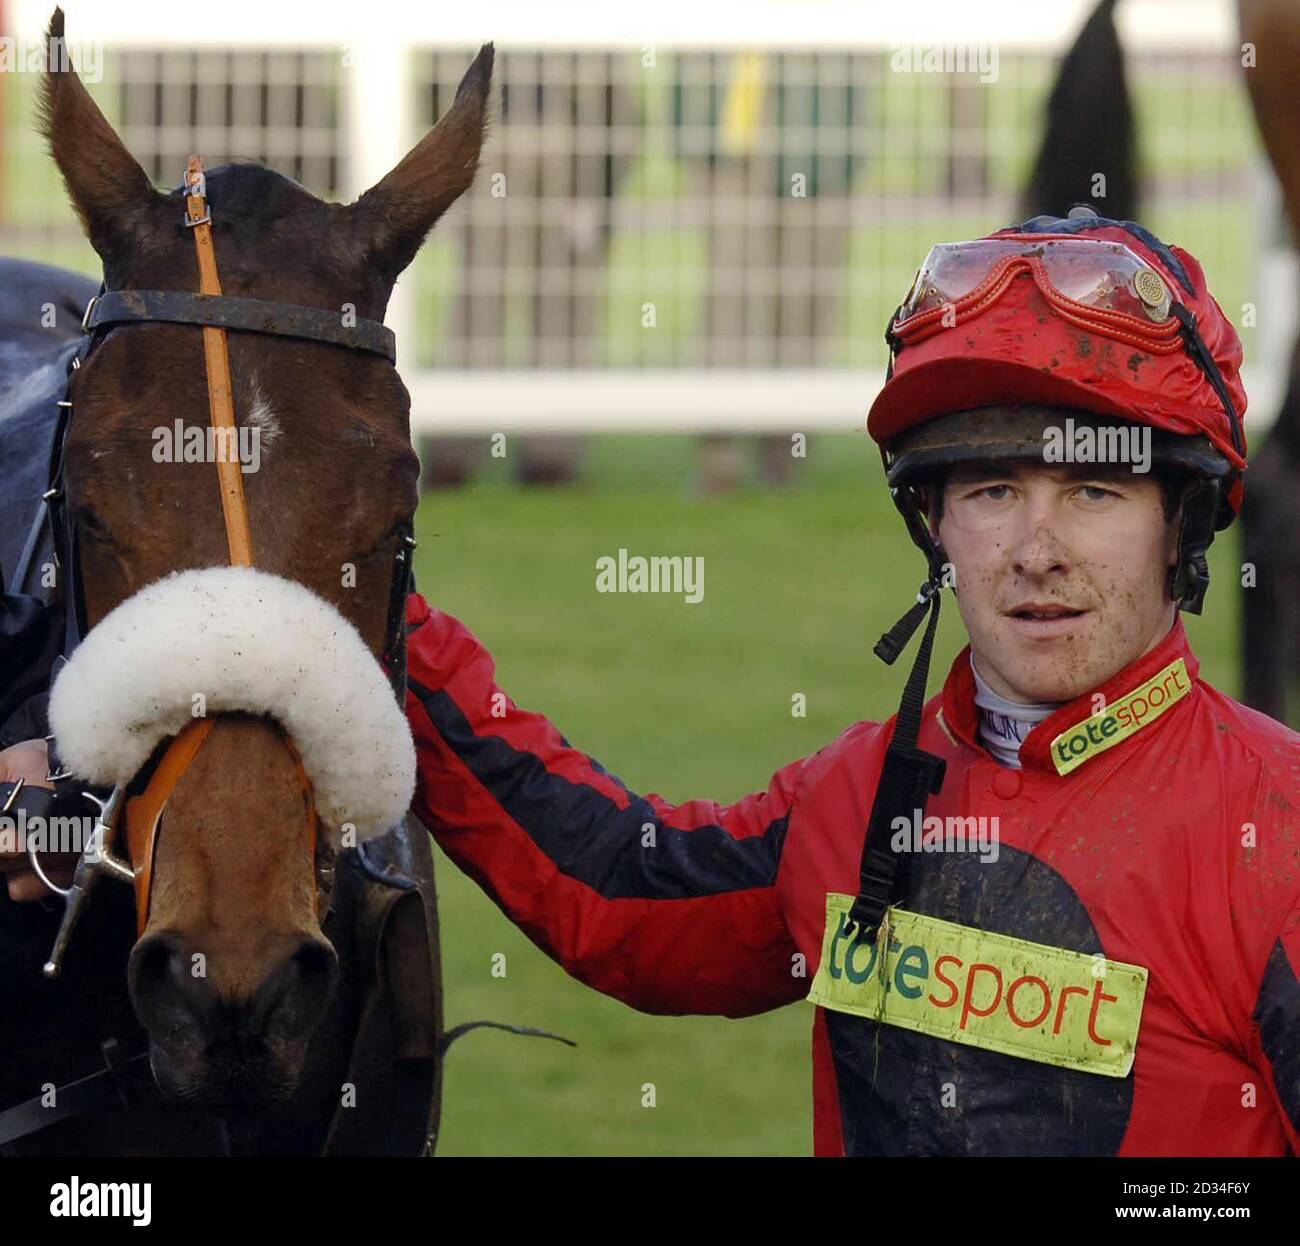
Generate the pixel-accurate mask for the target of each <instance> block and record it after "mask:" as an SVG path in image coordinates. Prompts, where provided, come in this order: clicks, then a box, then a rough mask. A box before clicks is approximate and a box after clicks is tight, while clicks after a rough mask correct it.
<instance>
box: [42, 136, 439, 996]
mask: <svg viewBox="0 0 1300 1246" xmlns="http://www.w3.org/2000/svg"><path fill="white" fill-rule="evenodd" d="M182 191H183V196H184V200H185V216H184V223H185V225H186V227H187V228H189V229H190V230H192V231H193V236H194V245H195V252H196V255H197V258H198V265H199V292H198V293H197V294H196V293H189V292H186V291H179V290H112V291H110V290H105V289H104V288H103V287H101V289H100V292H99V294H97V295H96V296H95V297H94V298H93V299H91V301H90V304H89V305H88V306H87V308H86V314H85V316H84V317H83V319H82V326H81V327H82V331H83V334H84V336H83V338H82V341H81V344H80V347H79V349H78V350H77V352H76V354H75V355H74V356H73V357H72V359H71V360H70V361H69V364H68V385H67V388H66V390H65V393H64V396H63V399H62V400H61V401H60V402H59V404H58V427H57V429H56V431H55V437H54V447H53V450H52V452H51V463H50V487H49V489H48V490H47V492H46V493H45V495H44V497H43V499H42V501H43V505H42V507H41V508H40V510H39V512H38V514H37V517H36V521H35V524H34V526H33V533H32V535H31V536H29V538H28V540H27V543H26V546H25V550H24V553H25V554H26V553H27V551H29V550H32V549H34V548H35V546H36V544H37V538H39V535H40V531H41V528H42V527H43V526H44V524H46V523H49V524H50V527H51V531H52V533H53V537H54V549H55V562H56V566H58V567H59V568H60V571H61V573H62V575H63V577H64V579H63V600H64V615H65V632H64V645H63V657H64V658H65V659H67V658H68V657H70V656H71V654H72V652H73V650H74V649H75V648H76V647H77V645H78V644H79V643H80V641H81V638H82V636H83V635H84V634H85V632H86V630H87V629H86V625H85V617H86V616H85V599H84V596H83V594H82V591H81V587H80V582H79V578H78V569H77V562H78V559H77V531H76V525H75V523H74V522H73V520H72V516H71V514H70V511H69V508H68V505H67V500H66V497H65V494H64V467H65V462H64V459H65V448H66V444H67V437H68V431H69V429H70V427H71V418H72V409H73V408H72V400H71V393H72V381H73V377H74V375H75V373H76V372H77V371H79V370H80V368H81V366H82V364H83V363H84V362H85V360H86V359H87V358H88V357H89V356H90V354H91V353H92V352H93V350H94V349H95V347H96V346H97V345H98V343H99V342H101V341H102V340H103V338H104V337H105V336H106V335H107V334H108V333H109V332H111V331H112V330H114V329H117V328H121V327H127V326H130V325H135V324H184V325H195V326H200V327H201V328H202V330H203V353H204V368H205V374H206V385H207V391H208V412H209V418H210V422H211V426H212V428H213V429H214V430H218V433H220V432H221V431H222V430H227V431H228V433H229V434H233V433H234V431H235V429H236V424H235V415H234V403H233V397H232V388H231V379H230V359H229V354H228V339H227V334H228V332H229V331H231V330H234V331H236V332H244V333H257V334H262V335H267V336H273V337H290V338H300V339H305V340H308V341H313V342H322V343H325V344H327V345H331V346H341V347H344V348H346V349H348V350H355V351H362V352H365V353H368V354H373V355H378V356H380V357H381V358H383V359H386V360H387V361H388V362H389V363H390V364H392V363H394V362H395V359H396V350H395V339H394V337H393V333H392V331H391V330H390V329H388V328H386V327H385V326H384V325H382V324H380V323H378V322H377V321H373V320H365V319H361V318H354V317H349V318H348V319H347V320H346V321H345V320H344V319H343V318H342V317H340V316H339V315H338V314H337V313H332V312H328V311H324V310H322V309H320V308H314V307H300V306H296V305H292V304H287V303H274V302H264V301H262V300H260V299H246V298H234V297H231V296H229V295H225V294H223V293H222V291H221V281H220V277H219V275H218V272H217V262H216V252H215V248H214V246H213V239H212V216H211V211H210V208H209V205H208V202H207V181H206V178H205V176H204V171H203V162H202V161H201V160H200V159H199V157H198V156H191V157H190V158H189V162H188V165H187V167H186V170H185V177H184V181H183V183H182ZM214 441H215V445H216V466H217V475H218V484H219V487H220V491H221V507H222V515H223V518H224V522H225V530H226V543H227V547H228V551H229V558H230V565H231V566H245V567H251V566H252V565H253V541H252V532H251V527H250V524H249V519H248V508H247V505H246V503H245V499H244V486H243V475H242V472H241V468H240V463H239V460H238V457H237V455H234V454H230V453H227V448H228V447H229V446H231V445H234V444H236V443H235V439H234V436H233V435H227V436H221V435H217V436H216V437H215V438H214ZM398 537H399V539H398V543H397V551H396V553H395V555H394V560H393V578H392V588H391V590H390V595H389V602H388V618H387V625H386V632H385V636H386V640H385V647H384V653H383V660H384V663H385V665H386V666H387V667H388V672H389V682H390V684H391V686H392V689H393V694H394V696H396V698H397V701H398V704H399V706H400V705H402V703H403V702H404V700H405V695H406V625H405V608H406V597H407V594H408V592H409V591H410V585H411V564H412V556H413V552H414V549H415V538H414V535H413V531H412V525H411V522H410V520H407V521H406V522H405V523H404V524H403V525H401V527H400V528H399V530H398ZM24 561H25V559H24ZM212 726H213V719H211V718H196V719H195V720H194V721H193V722H191V723H189V724H188V725H187V726H186V727H185V728H184V729H183V730H182V731H180V732H179V733H178V734H177V735H175V736H174V737H172V738H171V739H170V740H169V741H167V742H165V743H164V744H162V745H160V746H159V749H158V750H157V751H156V753H155V755H154V757H153V758H151V759H150V762H149V763H148V764H147V765H146V767H145V769H144V770H143V771H142V772H141V773H140V774H139V775H137V776H136V778H135V780H134V781H133V782H132V783H130V784H128V785H119V786H117V787H115V788H113V790H112V791H111V792H109V793H108V794H107V796H101V795H100V794H99V793H96V792H83V793H82V795H83V796H84V797H85V798H86V799H87V800H89V801H91V802H93V803H94V805H95V806H96V808H97V813H96V816H95V824H94V827H93V828H92V830H91V832H90V834H89V836H88V837H87V840H86V842H85V844H84V845H83V849H82V853H81V856H80V858H79V860H78V862H77V867H76V872H75V873H74V875H73V879H72V883H71V885H70V886H68V887H66V888H65V887H59V886H57V885H55V884H54V883H53V882H52V881H51V880H50V879H49V878H48V876H47V875H46V874H45V872H44V870H43V869H42V867H41V865H40V862H39V860H38V858H37V854H36V852H35V850H34V849H33V850H31V851H30V854H29V855H30V858H31V862H32V866H33V868H34V869H35V870H36V872H37V874H38V875H39V876H40V878H41V880H42V881H43V882H44V883H45V884H46V886H48V887H50V888H51V890H53V891H55V892H57V893H59V894H60V895H62V896H63V897H64V911H63V919H62V921H61V922H60V925H59V929H58V933H57V934H56V936H55V940H54V946H53V949H52V951H51V953H50V956H49V959H48V960H47V961H46V963H45V966H44V973H45V976H46V977H49V978H54V977H57V976H58V974H59V971H60V967H61V965H62V961H63V957H64V955H65V953H66V952H67V949H68V946H69V944H70V942H71V939H72V935H73V932H74V930H75V929H76V926H77V923H78V921H79V919H80V917H81V915H82V913H83V912H84V910H85V907H86V902H87V900H88V899H89V897H90V894H91V892H92V890H93V889H94V886H95V884H96V883H97V882H98V880H99V879H100V878H101V877H103V876H108V877H110V878H115V879H118V880H119V881H122V882H130V883H132V884H133V885H134V887H135V892H136V917H137V924H138V932H139V933H143V931H144V928H145V925H146V924H147V922H148V918H149V897H150V891H151V883H152V874H153V859H154V854H155V851H156V845H157V839H158V835H159V832H160V829H161V824H162V817H163V813H164V811H165V809H166V806H167V801H168V799H169V797H170V796H171V794H172V792H173V791H174V789H175V787H176V785H177V783H178V782H179V781H180V779H181V778H182V777H183V776H184V774H185V773H186V771H187V770H188V768H189V766H190V765H191V764H192V763H193V761H194V759H195V757H196V756H197V755H198V753H199V751H200V749H201V748H202V746H203V742H204V741H205V740H206V738H207V736H208V735H209V733H210V732H211V730H212ZM280 736H281V738H282V739H283V741H284V743H285V745H286V747H287V748H288V749H289V750H290V753H291V755H292V757H293V759H294V763H295V770H296V775H297V780H298V783H299V784H300V786H301V789H302V791H303V794H304V797H305V801H306V804H307V807H308V811H309V814H308V859H309V860H310V861H311V862H312V867H313V872H314V875H315V879H316V890H317V916H318V918H319V919H320V920H324V917H325V914H326V911H327V910H328V908H329V905H330V901H331V898H332V891H333V873H334V850H333V847H332V845H331V844H330V843H329V839H328V837H327V836H321V835H320V833H319V819H318V817H317V814H316V808H315V802H314V800H313V798H312V791H311V782H310V779H309V778H308V776H307V774H306V772H305V770H304V769H303V764H302V759H301V757H300V756H299V755H298V751H297V749H296V748H295V747H294V744H293V741H292V740H291V739H290V738H289V737H288V735H287V734H286V733H285V732H284V731H283V730H281V731H280ZM70 777H71V776H70V775H68V774H66V773H60V772H59V771H57V770H52V773H51V775H50V778H51V779H52V780H66V779H68V778H70ZM123 823H125V828H126V844H127V851H128V856H129V860H124V859H122V858H121V857H119V856H116V855H115V854H114V852H113V849H114V846H115V843H116V840H117V836H118V834H119V829H120V827H121V825H122V824H123Z"/></svg>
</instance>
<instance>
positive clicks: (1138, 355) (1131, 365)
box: [1127, 350, 1151, 378]
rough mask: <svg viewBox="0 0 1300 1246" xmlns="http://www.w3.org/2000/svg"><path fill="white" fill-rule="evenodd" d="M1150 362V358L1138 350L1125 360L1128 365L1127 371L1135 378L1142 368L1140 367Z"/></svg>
mask: <svg viewBox="0 0 1300 1246" xmlns="http://www.w3.org/2000/svg"><path fill="white" fill-rule="evenodd" d="M1150 362H1151V356H1150V355H1144V354H1143V353H1142V352H1141V351H1140V350H1135V351H1134V352H1133V353H1132V354H1131V355H1130V356H1129V357H1128V360H1127V363H1128V370H1129V371H1130V372H1131V373H1133V376H1134V377H1135V378H1136V377H1137V374H1138V372H1139V371H1140V369H1141V368H1142V365H1143V364H1145V363H1150Z"/></svg>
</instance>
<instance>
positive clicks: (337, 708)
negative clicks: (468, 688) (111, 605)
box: [49, 567, 415, 839]
mask: <svg viewBox="0 0 1300 1246" xmlns="http://www.w3.org/2000/svg"><path fill="white" fill-rule="evenodd" d="M199 693H201V694H202V695H203V697H204V698H205V699H206V713H208V714H214V713H221V712H222V711H226V710H247V711H249V712H251V713H255V714H267V715H269V716H271V717H272V718H275V719H277V720H278V721H279V722H280V724H281V725H282V726H283V727H284V729H285V730H286V731H287V732H288V734H289V736H290V737H291V738H292V740H293V742H294V745H295V746H296V747H297V749H298V752H299V753H300V754H301V756H302V762H303V768H304V769H305V770H306V772H307V776H308V778H310V779H311V782H312V786H313V788H314V790H315V796H316V808H317V810H318V811H319V813H320V816H321V819H322V821H323V822H324V823H325V825H326V826H328V827H330V828H331V829H333V830H338V828H340V827H341V826H342V825H343V824H344V823H348V822H350V823H352V824H353V825H354V826H355V827H356V833H357V838H358V839H365V838H368V837H371V836H374V835H382V834H383V833H384V832H385V831H387V830H389V829H390V828H391V827H393V826H395V825H396V824H397V823H398V822H399V821H400V820H401V819H402V818H403V817H404V816H405V814H406V810H407V807H408V806H409V805H410V803H411V795H412V792H413V791H414V788H415V746H414V744H413V743H412V741H411V730H410V727H409V726H408V725H407V722H406V718H405V716H404V715H403V713H402V711H401V710H400V709H399V708H398V705H397V702H396V699H395V698H394V696H393V692H392V689H391V688H390V687H389V686H388V683H387V681H386V680H385V679H384V675H383V671H382V669H381V668H380V666H379V664H378V663H377V662H376V661H375V659H374V655H373V654H372V653H371V652H370V650H369V649H368V648H367V647H366V644H365V642H364V641H363V640H362V639H361V635H360V633H359V632H358V631H357V629H356V628H355V627H353V626H352V624H351V623H349V622H348V621H347V619H345V618H344V617H343V616H342V615H341V614H340V613H339V612H338V611H337V610H336V609H335V608H334V607H333V606H331V605H330V604H329V603H328V602H327V601H325V600H324V599H323V598H321V597H318V596H317V595H316V594H315V593H313V592H312V591H311V590H310V589H307V588H304V587H303V586H302V585H301V584H295V583H294V582H293V581H292V580H286V579H282V578H281V577H280V576H276V575H270V574H268V573H267V572H265V571H258V570H255V569H254V568H252V567H206V568H204V569H202V570H199V571H180V572H177V573H175V574H173V575H169V576H167V577H166V578H165V579H161V580H156V581H155V582H154V583H152V584H149V585H146V587H144V588H143V589H141V590H140V591H139V592H138V593H136V594H134V595H133V596H131V597H128V598H127V599H126V600H125V601H124V602H122V603H121V604H120V605H119V606H117V607H116V608H115V609H114V610H112V611H111V612H110V613H109V614H108V615H106V616H105V617H104V618H103V619H102V620H101V621H100V622H99V623H98V624H96V625H95V626H94V627H93V628H91V630H90V632H89V633H88V634H87V636H86V638H85V640H84V641H82V643H81V644H80V645H79V646H78V648H77V649H76V651H75V652H74V653H73V655H72V658H71V659H70V660H69V661H68V663H67V665H66V666H64V667H63V669H62V670H61V671H60V672H59V674H58V677H57V678H56V679H55V682H54V688H53V690H52V692H51V693H50V702H49V721H50V730H51V731H53V733H54V735H55V737H56V739H57V740H58V748H59V755H60V757H61V758H62V760H63V762H64V763H65V764H66V765H67V766H69V767H70V768H71V769H72V771H73V773H74V774H77V775H79V776H80V777H82V778H84V779H86V780H88V781H89V782H90V783H92V784H103V785H105V786H107V785H110V784H117V783H129V782H130V781H131V779H133V778H134V777H135V775H136V774H137V773H139V771H140V768H141V767H142V766H143V765H144V764H145V762H146V761H147V760H148V758H149V755H150V754H151V753H152V752H153V750H154V749H155V748H156V747H157V745H158V744H159V742H160V741H162V740H164V739H166V738H167V737H168V736H171V735H175V734H176V733H177V732H178V731H180V730H181V728H182V727H184V726H185V725H186V724H187V723H189V722H191V721H192V717H193V707H194V700H193V698H194V697H195V695H196V694H199Z"/></svg>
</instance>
